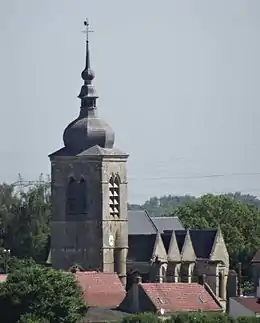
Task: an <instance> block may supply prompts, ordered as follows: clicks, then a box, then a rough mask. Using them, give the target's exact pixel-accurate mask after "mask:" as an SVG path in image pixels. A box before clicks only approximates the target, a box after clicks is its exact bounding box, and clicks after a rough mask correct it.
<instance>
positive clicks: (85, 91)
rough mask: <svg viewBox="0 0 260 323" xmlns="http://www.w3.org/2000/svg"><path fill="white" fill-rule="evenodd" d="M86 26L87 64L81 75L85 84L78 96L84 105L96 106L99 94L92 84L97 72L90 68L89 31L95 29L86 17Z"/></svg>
mask: <svg viewBox="0 0 260 323" xmlns="http://www.w3.org/2000/svg"><path fill="white" fill-rule="evenodd" d="M84 26H85V27H86V29H85V30H84V31H83V32H84V33H85V34H86V65H85V68H84V70H83V71H82V73H81V77H82V79H83V80H84V85H83V86H82V87H81V91H80V94H79V95H78V98H80V99H81V100H82V107H86V106H87V107H90V108H95V106H96V99H97V97H98V96H97V94H96V91H95V88H94V86H93V85H92V84H91V83H92V81H93V79H94V77H95V74H94V72H93V71H92V70H91V68H90V54H89V33H90V32H93V30H90V28H89V21H88V19H86V20H85V21H84Z"/></svg>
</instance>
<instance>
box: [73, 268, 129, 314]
mask: <svg viewBox="0 0 260 323" xmlns="http://www.w3.org/2000/svg"><path fill="white" fill-rule="evenodd" d="M75 276H76V278H77V280H78V282H79V284H80V286H81V288H82V289H83V291H84V300H85V302H86V304H87V305H88V306H97V307H104V308H115V307H117V306H118V305H119V304H120V303H121V302H122V300H123V299H124V297H125V294H126V293H125V289H124V287H123V285H122V284H121V281H120V279H119V278H118V276H117V274H115V273H103V272H95V271H86V272H77V273H76V274H75Z"/></svg>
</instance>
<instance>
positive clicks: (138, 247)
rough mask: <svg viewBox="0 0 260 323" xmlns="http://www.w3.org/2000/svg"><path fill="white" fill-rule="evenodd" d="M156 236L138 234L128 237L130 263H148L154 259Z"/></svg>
mask: <svg viewBox="0 0 260 323" xmlns="http://www.w3.org/2000/svg"><path fill="white" fill-rule="evenodd" d="M155 241H156V234H150V235H148V234H136V235H129V236H128V246H129V249H128V255H127V259H128V260H130V261H143V262H147V261H149V260H150V259H151V258H152V254H153V249H154V244H155Z"/></svg>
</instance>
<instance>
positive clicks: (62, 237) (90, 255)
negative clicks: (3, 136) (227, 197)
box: [49, 21, 128, 285]
mask: <svg viewBox="0 0 260 323" xmlns="http://www.w3.org/2000/svg"><path fill="white" fill-rule="evenodd" d="M84 24H85V26H86V28H87V41H86V65H85V68H84V70H83V72H82V73H81V77H82V79H83V81H84V84H83V86H82V87H81V91H80V94H79V96H78V98H79V99H80V100H81V107H80V112H79V116H78V117H77V118H76V119H75V120H73V121H72V122H71V123H70V124H69V125H68V126H67V127H66V129H65V130H64V133H63V141H64V147H63V148H61V149H60V150H58V151H56V152H54V153H52V154H50V155H49V158H50V161H51V179H52V180H51V190H52V223H51V262H52V266H53V267H54V268H57V269H63V270H68V269H69V268H70V267H71V266H72V265H74V264H78V265H80V266H82V267H83V268H84V269H86V270H89V269H92V270H95V269H98V270H100V271H104V272H117V273H118V275H119V277H120V279H121V281H122V283H123V284H124V285H125V284H126V257H127V250H128V220H127V172H126V161H127V158H128V155H127V154H125V153H123V152H121V151H120V150H119V149H116V148H114V147H113V146H114V139H115V135H114V132H113V130H112V128H111V127H110V126H109V125H108V124H107V123H105V122H104V121H103V120H101V119H100V118H99V117H98V115H97V106H96V102H97V98H98V96H97V93H96V90H95V87H94V86H93V84H92V82H93V79H94V73H93V71H92V70H91V68H90V54H89V41H88V32H89V30H88V22H87V21H85V23H84Z"/></svg>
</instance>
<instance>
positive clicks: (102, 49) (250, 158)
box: [0, 0, 260, 202]
mask: <svg viewBox="0 0 260 323" xmlns="http://www.w3.org/2000/svg"><path fill="white" fill-rule="evenodd" d="M86 16H87V17H89V19H90V22H91V25H92V28H93V29H94V30H95V33H94V34H91V64H92V67H93V69H94V71H95V73H96V79H95V84H96V88H97V91H98V93H99V95H100V99H99V101H98V106H99V115H100V116H102V118H104V119H105V120H106V121H107V122H108V123H109V124H110V125H111V126H112V127H113V128H114V130H115V131H116V146H117V147H118V148H121V149H123V150H125V151H127V152H129V153H130V154H131V155H130V158H129V165H128V170H129V200H130V201H131V202H142V201H144V200H145V199H147V198H148V197H149V196H151V195H163V194H185V193H187V194H195V195H199V194H203V193H206V192H217V193H219V192H227V191H243V192H250V193H255V194H256V195H258V196H259V195H260V184H259V183H260V175H255V176H226V177H219V178H204V179H179V180H177V179H174V178H173V177H186V176H188V177H189V176H191V177H192V176H196V175H208V174H222V173H234V172H235V173H241V172H242V173H246V172H260V143H259V138H260V127H259V119H260V110H259V103H260V92H259V89H258V88H259V84H260V63H259V57H260V37H259V35H260V33H259V32H260V19H259V16H260V1H259V0H215V1H211V0H196V1H195V0H186V1H184V0H167V1H166V0H164V1H163V0H162V1H155V0H154V1H152V0H141V1H140V0H132V1H122V0H109V1H105V0H104V1H98V0H95V1H86V0H77V1H69V0H67V1H65V0H55V1H54V0H37V1H35V0H30V1H29V0H22V1H21V0H16V1H15V0H8V1H3V0H2V1H1V7H0V39H1V51H0V89H1V92H0V93H1V95H0V109H1V119H0V145H1V149H0V158H1V170H0V181H14V180H15V179H16V178H17V174H18V173H19V172H20V173H21V174H22V175H23V177H24V178H25V179H28V180H33V179H36V178H37V177H38V175H39V174H40V173H41V172H42V173H44V174H47V173H49V171H50V164H49V160H48V157H47V155H48V153H50V152H52V151H54V150H56V149H58V148H60V147H61V146H62V133H63V130H64V128H65V126H66V125H67V124H68V123H69V122H70V121H71V120H72V119H73V118H74V117H76V116H77V114H78V112H79V106H80V102H79V100H78V99H77V95H78V92H79V90H80V86H81V84H82V80H81V78H80V73H81V71H82V69H83V65H84V54H85V52H84V35H83V34H82V33H81V30H83V20H84V18H85V17H86Z"/></svg>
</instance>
